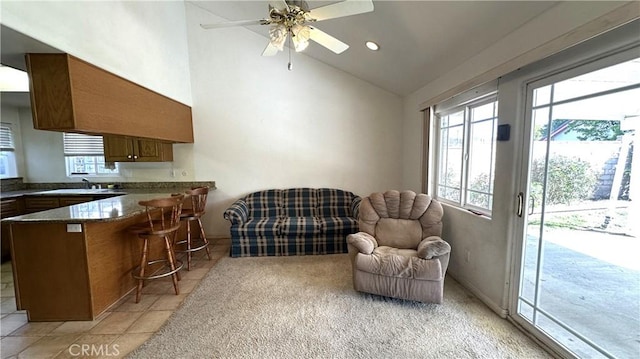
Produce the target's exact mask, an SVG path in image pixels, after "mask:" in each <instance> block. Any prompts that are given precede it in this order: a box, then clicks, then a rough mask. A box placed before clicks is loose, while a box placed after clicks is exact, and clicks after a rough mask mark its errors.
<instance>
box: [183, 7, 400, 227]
mask: <svg viewBox="0 0 640 359" xmlns="http://www.w3.org/2000/svg"><path fill="white" fill-rule="evenodd" d="M186 12H187V26H188V35H189V58H190V61H191V75H192V79H191V83H192V94H193V116H194V133H195V143H194V145H193V157H194V159H193V161H194V163H195V164H196V165H195V171H196V174H195V177H196V178H197V179H207V178H212V179H215V181H216V184H217V186H218V190H216V191H215V192H214V193H213V195H212V200H211V201H210V203H211V202H212V207H213V208H212V211H211V212H212V213H213V216H212V217H211V220H212V227H213V228H211V233H212V234H215V235H228V224H227V223H226V222H225V221H224V220H223V218H222V212H223V211H224V209H225V208H227V206H228V205H229V204H231V203H232V202H233V201H234V200H235V199H237V198H239V197H242V196H243V195H245V194H247V193H249V192H252V191H256V190H260V189H266V188H287V187H297V186H308V187H335V188H342V189H346V190H350V191H353V192H355V193H357V194H359V195H369V194H370V193H371V192H373V191H380V190H386V189H389V188H399V186H400V184H401V179H402V162H401V161H400V157H401V156H402V128H401V126H399V123H400V121H401V118H402V117H401V116H402V100H401V99H400V98H399V97H398V96H396V95H393V94H391V93H389V92H386V91H383V90H381V89H379V88H377V87H374V86H372V85H370V84H368V83H366V82H364V81H361V80H359V79H357V78H355V77H353V76H351V75H348V74H346V73H344V72H341V71H338V70H336V69H335V68H332V67H330V66H327V65H325V64H322V63H320V62H318V61H316V60H314V59H311V58H309V57H306V56H304V55H301V54H294V55H293V67H294V70H293V71H288V70H287V62H288V60H287V56H286V54H284V53H280V54H279V55H277V56H274V57H262V56H260V54H261V53H262V50H263V49H264V47H265V46H266V44H267V39H266V38H264V37H262V36H260V35H258V34H256V33H254V32H251V31H249V30H247V29H244V28H228V29H217V30H203V29H202V28H200V26H199V24H200V23H211V22H216V21H221V20H222V19H220V18H217V17H216V16H215V15H212V14H210V13H209V12H207V11H205V10H203V9H201V8H199V7H197V6H195V5H193V4H191V3H187V4H186ZM310 46H317V45H314V44H311V45H310Z"/></svg>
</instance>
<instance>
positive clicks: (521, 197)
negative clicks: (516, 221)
mask: <svg viewBox="0 0 640 359" xmlns="http://www.w3.org/2000/svg"><path fill="white" fill-rule="evenodd" d="M522 206H524V193H522V192H520V193H518V212H517V213H518V217H522Z"/></svg>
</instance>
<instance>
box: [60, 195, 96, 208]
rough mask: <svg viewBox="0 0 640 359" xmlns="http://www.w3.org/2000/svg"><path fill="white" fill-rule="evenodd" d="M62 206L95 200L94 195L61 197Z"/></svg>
mask: <svg viewBox="0 0 640 359" xmlns="http://www.w3.org/2000/svg"><path fill="white" fill-rule="evenodd" d="M58 201H59V203H60V207H65V206H72V205H74V204H78V203H85V202H91V201H93V197H92V196H73V197H60V198H59V199H58Z"/></svg>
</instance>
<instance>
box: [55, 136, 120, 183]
mask: <svg viewBox="0 0 640 359" xmlns="http://www.w3.org/2000/svg"><path fill="white" fill-rule="evenodd" d="M84 136H88V137H93V138H94V139H92V140H89V139H88V138H87V137H84ZM97 138H99V140H98V139H97ZM76 141H78V142H76ZM80 141H84V142H85V143H84V144H83V143H81V142H80ZM98 141H99V142H100V143H99V145H98ZM69 142H72V143H69ZM73 142H76V143H73ZM62 143H63V149H64V150H63V152H64V166H65V173H66V175H67V177H71V178H74V177H119V176H120V166H118V163H117V162H114V168H115V172H110V173H100V172H99V170H98V168H99V167H100V164H101V163H104V164H105V165H106V163H107V162H106V161H105V158H104V143H103V137H102V136H99V135H86V134H81V133H66V132H65V133H63V137H62ZM80 157H84V158H85V159H86V158H91V160H92V161H93V162H94V165H93V166H94V168H95V170H94V171H93V172H91V173H88V172H73V171H72V169H73V166H74V164H73V163H72V161H73V160H74V159H76V158H80Z"/></svg>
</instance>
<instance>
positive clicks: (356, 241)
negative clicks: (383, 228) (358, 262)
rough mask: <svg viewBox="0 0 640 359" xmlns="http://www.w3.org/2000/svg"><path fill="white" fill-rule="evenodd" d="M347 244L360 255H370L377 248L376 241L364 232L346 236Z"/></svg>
mask: <svg viewBox="0 0 640 359" xmlns="http://www.w3.org/2000/svg"><path fill="white" fill-rule="evenodd" d="M347 243H349V244H351V245H352V246H354V247H355V248H357V249H358V251H359V252H360V253H363V254H371V253H373V250H374V249H375V248H376V247H378V241H376V239H375V238H373V236H372V235H370V234H369V233H366V232H358V233H354V234H350V235H348V236H347Z"/></svg>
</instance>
